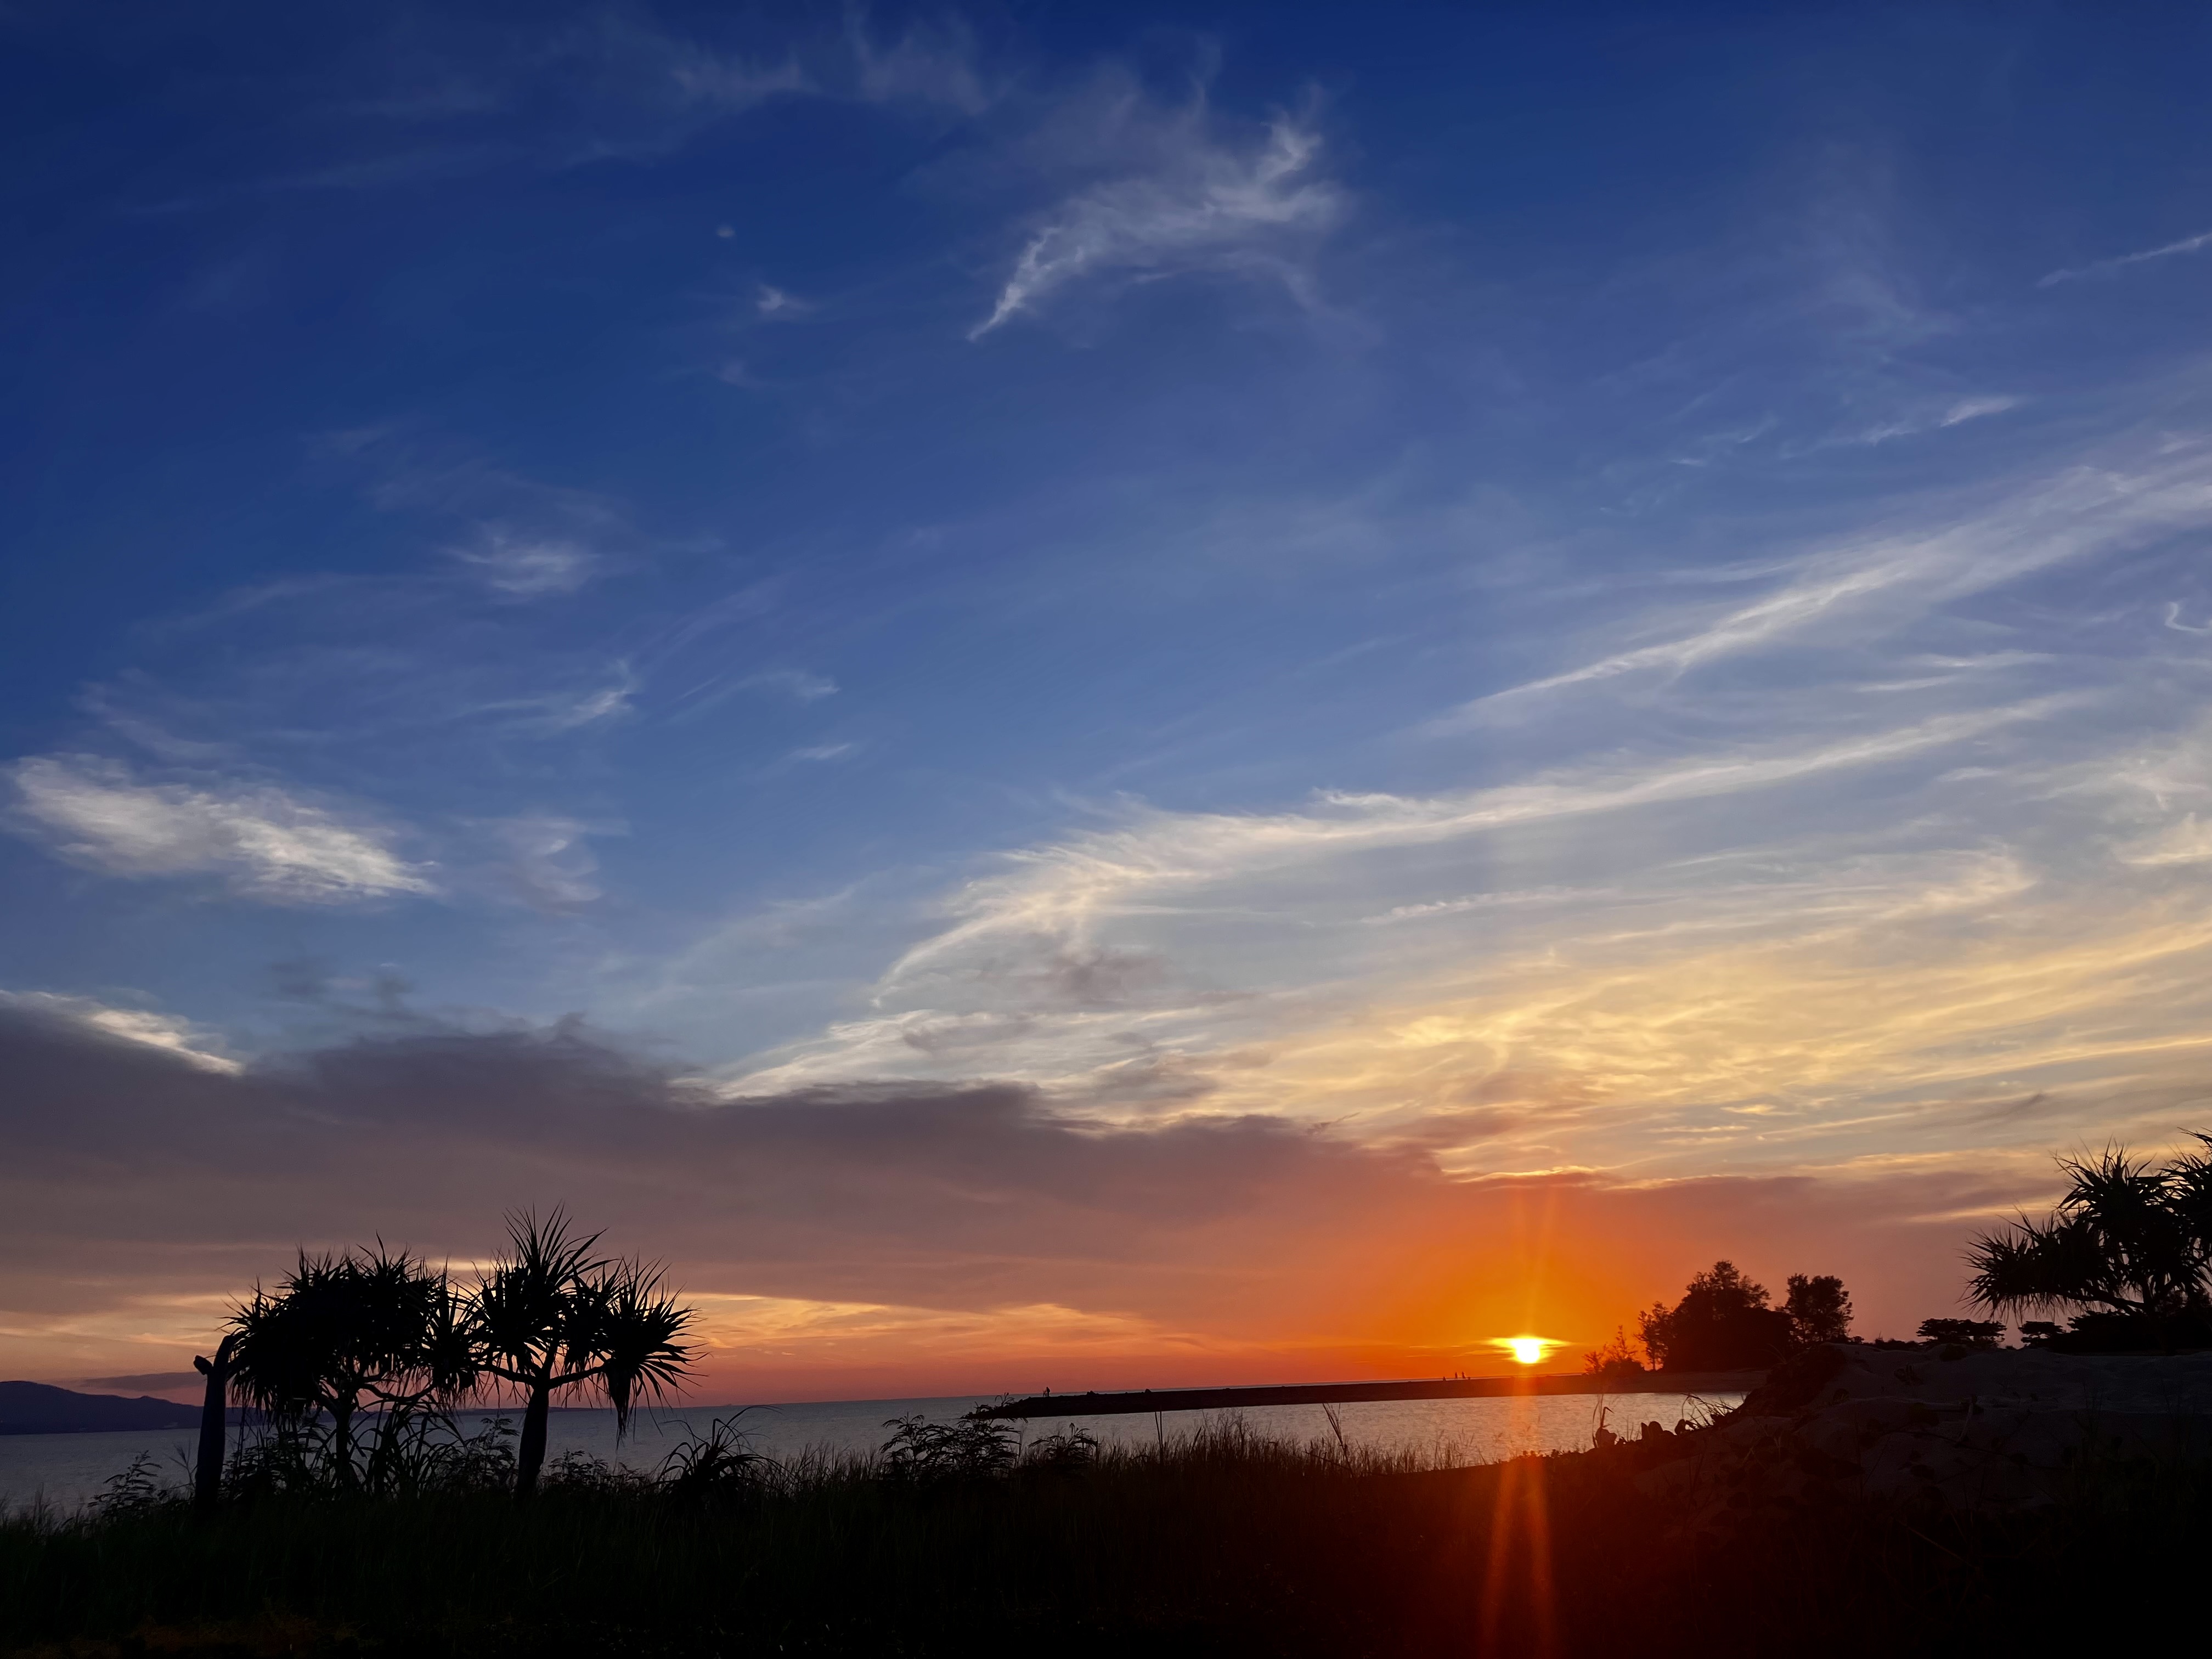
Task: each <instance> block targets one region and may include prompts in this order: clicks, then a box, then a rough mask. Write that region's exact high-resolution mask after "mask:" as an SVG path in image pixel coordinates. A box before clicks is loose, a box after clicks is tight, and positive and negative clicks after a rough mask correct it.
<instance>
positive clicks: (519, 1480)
mask: <svg viewBox="0 0 2212 1659" xmlns="http://www.w3.org/2000/svg"><path fill="white" fill-rule="evenodd" d="M507 1237H508V1245H509V1249H508V1253H507V1255H504V1256H502V1257H501V1259H500V1260H499V1261H498V1262H497V1263H496V1264H495V1265H494V1267H492V1269H491V1271H490V1272H489V1273H487V1274H485V1275H484V1279H483V1284H482V1285H480V1286H479V1287H478V1289H477V1292H476V1295H475V1296H474V1297H473V1298H471V1303H470V1307H469V1321H468V1324H469V1332H470V1336H471V1341H472V1343H473V1346H474V1349H475V1355H476V1364H477V1365H478V1366H479V1367H480V1368H481V1370H482V1372H483V1375H484V1376H486V1377H490V1378H496V1379H498V1380H499V1381H500V1382H502V1383H507V1385H508V1386H509V1387H511V1388H513V1389H516V1390H517V1391H518V1392H520V1395H522V1398H523V1413H522V1436H521V1439H520V1443H519V1444H518V1445H517V1446H516V1448H515V1469H514V1492H515V1496H516V1497H517V1498H529V1497H531V1496H532V1494H533V1493H534V1492H536V1491H537V1489H538V1472H539V1470H540V1469H542V1468H544V1463H545V1434H546V1426H547V1424H546V1419H547V1415H548V1413H550V1411H551V1409H552V1404H553V1396H554V1395H556V1394H558V1393H560V1392H562V1390H565V1389H586V1390H588V1391H591V1392H595V1393H598V1394H602V1395H605V1398H606V1400H607V1401H608V1403H609V1404H610V1405H611V1406H612V1407H614V1409H615V1432H616V1434H617V1437H620V1436H621V1435H622V1434H623V1432H624V1431H627V1430H628V1428H629V1413H630V1408H631V1407H632V1406H633V1405H635V1403H637V1402H638V1401H640V1400H641V1399H654V1398H659V1397H660V1396H662V1395H665V1394H666V1393H668V1392H669V1391H670V1390H671V1389H675V1388H677V1387H678V1386H679V1385H680V1384H681V1383H682V1382H683V1380H684V1376H685V1374H686V1373H687V1372H688V1371H689V1370H690V1368H691V1364H692V1362H693V1356H694V1352H695V1350H694V1348H693V1347H692V1346H691V1345H690V1344H689V1343H686V1342H685V1341H684V1340H683V1338H684V1334H685V1333H686V1332H687V1331H688V1330H690V1327H691V1324H692V1322H693V1321H694V1319H695V1318H696V1314H695V1312H694V1310H691V1309H690V1308H688V1307H686V1306H684V1305H683V1304H681V1303H679V1302H678V1301H677V1299H676V1298H675V1297H673V1296H671V1295H670V1294H668V1293H667V1292H666V1291H665V1290H664V1289H663V1287H662V1282H661V1279H662V1275H661V1271H660V1270H659V1268H656V1267H649V1266H647V1265H646V1264H643V1263H641V1262H636V1261H622V1260H605V1259H601V1258H599V1257H598V1256H595V1255H593V1254H592V1252H593V1250H594V1249H596V1248H597V1247H598V1244H599V1235H598V1234H597V1233H593V1234H591V1235H590V1236H588V1237H577V1236H576V1235H575V1234H574V1232H573V1231H571V1229H570V1227H569V1224H568V1218H567V1217H566V1216H564V1215H563V1214H562V1213H561V1212H559V1211H557V1210H556V1211H555V1212H553V1214H552V1215H550V1216H549V1217H547V1218H545V1219H544V1220H542V1221H541V1220H539V1219H538V1218H537V1217H536V1216H535V1215H523V1216H513V1217H509V1218H508V1221H507Z"/></svg>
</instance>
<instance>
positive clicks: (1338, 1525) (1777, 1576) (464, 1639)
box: [0, 1431, 2212, 1659]
mask: <svg viewBox="0 0 2212 1659" xmlns="http://www.w3.org/2000/svg"><path fill="white" fill-rule="evenodd" d="M1635 1461H1636V1460H1635V1458H1634V1457H1633V1456H1632V1455H1630V1454H1628V1453H1626V1452H1622V1453H1610V1454H1607V1453H1593V1454H1583V1455H1571V1456H1556V1457H1549V1458H1529V1459H1523V1460H1521V1461H1520V1462H1515V1463H1511V1464H1506V1465H1502V1466H1494V1467H1491V1468H1477V1469H1459V1470H1438V1469H1423V1468H1417V1467H1415V1466H1413V1463H1412V1462H1411V1461H1410V1460H1405V1459H1389V1458H1362V1457H1359V1456H1358V1455H1350V1456H1346V1455H1341V1454H1340V1453H1338V1452H1337V1451H1336V1450H1335V1449H1333V1448H1319V1447H1308V1448H1297V1447H1287V1446H1283V1445H1280V1444H1273V1443H1267V1442H1264V1441H1261V1440H1259V1439H1257V1438H1255V1437H1251V1436H1249V1435H1245V1434H1242V1433H1238V1432H1236V1431H1216V1432H1213V1433H1211V1434H1206V1435H1201V1436H1198V1437H1192V1438H1190V1439H1187V1440H1184V1441H1182V1442H1179V1443H1178V1442H1170V1443H1168V1444H1167V1445H1165V1446H1164V1447H1160V1448H1157V1449H1148V1450H1145V1451H1140V1452H1123V1453H1118V1454H1112V1455H1107V1456H1105V1457H1103V1458H1102V1459H1101V1460H1099V1461H1098V1462H1097V1463H1095V1464H1094V1465H1092V1466H1091V1467H1089V1468H1079V1469H1073V1470H1071V1469H1067V1468H1058V1469H1048V1468H1022V1469H1019V1470H1017V1471H1016V1472H1014V1473H1013V1474H1011V1475H1002V1476H1000V1477H996V1478H992V1479H987V1480H970V1481H964V1482H963V1481H951V1482H945V1483H939V1484H928V1483H919V1484H917V1483H898V1482H893V1481H887V1480H883V1479H881V1478H878V1475H877V1474H875V1473H874V1472H873V1471H872V1468H871V1466H869V1465H868V1464H866V1463H847V1464H842V1465H836V1464H829V1465H825V1464H817V1465H813V1466H811V1467H809V1468H804V1469H801V1470H799V1471H797V1472H796V1473H794V1474H788V1475H786V1476H783V1477H781V1478H778V1479H775V1480H770V1481H769V1482H768V1483H767V1484H765V1485H764V1486H755V1487H753V1488H752V1489H750V1490H749V1491H747V1492H738V1493H725V1494H723V1495H721V1496H720V1497H716V1498H708V1499H706V1500H702V1501H683V1500H678V1499H672V1498H670V1497H669V1496H668V1495H667V1494H666V1493H665V1492H654V1491H651V1490H647V1489H642V1488H633V1489H629V1490H624V1489H622V1488H621V1487H619V1486H608V1485H605V1484H604V1483H602V1484H600V1485H599V1486H592V1485H589V1484H582V1485H579V1486H574V1487H573V1488H572V1489H568V1490H561V1489H556V1490H554V1491H552V1492H549V1493H548V1494H546V1495H545V1496H544V1498H542V1499H541V1500H540V1501H538V1503H536V1504H532V1505H531V1506H529V1507H527V1508H525V1509H517V1508H516V1507H515V1506H514V1505H513V1504H511V1503H508V1502H507V1501H505V1500H503V1499H501V1498H496V1497H492V1496H483V1497H472V1498H471V1497H455V1498H420V1499H415V1500H407V1501H384V1502H374V1503H371V1502H365V1501H356V1502H351V1503H346V1502H334V1501H320V1502H316V1501H305V1500H298V1501H289V1500H271V1501H267V1502H264V1503H261V1504H255V1505H252V1506H247V1507H238V1508H232V1509H228V1510H222V1511H219V1512H217V1513H216V1514H214V1515H212V1516H207V1517H196V1516H193V1515H192V1514H191V1512H190V1510H186V1509H184V1508H182V1507H179V1506H176V1505H173V1504H149V1505H145V1506H142V1507H140V1508H138V1509H137V1510H131V1511H126V1512H118V1513H112V1514H110V1515H107V1516H101V1517H98V1518H94V1519H90V1520H85V1521H79V1522H65V1523H56V1522H38V1521H35V1520H17V1521H15V1522H8V1523H5V1524H0V1651H5V1652H8V1653H40V1654H53V1655H64V1654H67V1655H70V1656H84V1659H91V1656H98V1655H107V1654H125V1653H141V1652H182V1653H192V1654H200V1655H210V1654H222V1653H240V1654H248V1653H250V1654H279V1653H316V1654H322V1653H354V1652H360V1653H388V1654H408V1655H414V1654H425V1655H439V1654H455V1655H467V1656H472V1659H474V1656H482V1659H490V1656H498V1655H506V1654H510V1653H524V1652H527V1653H531V1654H533V1655H561V1654H570V1653H609V1654H616V1653H619V1654H623V1655H631V1656H639V1659H648V1656H656V1655H670V1656H690V1655H708V1654H732V1655H735V1654H756V1653H757V1654H773V1653H793V1654H871V1655H906V1654H957V1655H971V1654H997V1653H1024V1654H1037V1655H1042V1656H1059V1655H1093V1654H1117V1655H1118V1654H1144V1655H1162V1656H1176V1655H1193V1656H1196V1655H1205V1656H1216V1655H1225V1656H1236V1655H1247V1654H1249V1655H1285V1656H1299V1655H1330V1656H1336V1655H1343V1656H1358V1655H1401V1654H1403V1655H1416V1654H1419V1655H1430V1654H1437V1655H1443V1654H1468V1653H1486V1652H1492V1651H1496V1652H1500V1653H1504V1652H1513V1653H1520V1654H1537V1655H1545V1654H1553V1653H1559V1654H1591V1655H1598V1654H1603V1655H1622V1656H1626V1655H1638V1656H1647V1655H1665V1654H1677V1653H1680V1654H1690V1653H1694V1654H1698V1655H1701V1656H1715V1655H1735V1654H1746V1655H1754V1654H1755V1655H1767V1654H1775V1655H1780V1654H1800V1653H1821V1652H1841V1651H1845V1650H1849V1651H1852V1652H1855V1653H1866V1652H1870V1651H1885V1650H1886V1651H1887V1652H1889V1653H1899V1652H1902V1653H1919V1652H1943V1653H1976V1652H1982V1651H1990V1650H1997V1649H2000V1648H2002V1649H2005V1650H2011V1649H2013V1648H2014V1647H2015V1646H2018V1645H2019V1644H2021V1643H2023V1642H2025V1643H2026V1644H2027V1645H2029V1646H2031V1647H2041V1646H2044V1645H2045V1644H2047V1643H2049V1642H2050V1641H2051V1640H2052V1639H2055V1638H2060V1637H2062V1636H2063V1635H2064V1634H2065V1633H2067V1632H2069V1631H2071V1632H2078V1633H2080V1634H2084V1635H2104V1636H2108V1637H2111V1638H2114V1639H2119V1640H2136V1639H2146V1638H2149V1637H2150V1636H2151V1635H2152V1633H2153V1632H2156V1631H2157V1630H2159V1629H2160V1627H2161V1626H2163V1625H2164V1624H2165V1622H2166V1619H2167V1618H2168V1617H2169V1616H2179V1617H2185V1618H2187V1619H2190V1620H2196V1619H2197V1618H2200V1617H2201V1615H2199V1614H2196V1613H2188V1612H2186V1611H2185V1608H2186V1606H2187V1603H2188V1602H2189V1601H2191V1600H2193V1598H2194V1595H2195V1591H2194V1588H2193V1587H2194V1586H2195V1584H2196V1583H2197V1572H2198V1571H2200V1570H2201V1563H2202V1561H2203V1547H2204V1545H2205V1543H2206V1541H2207V1540H2208V1535H2209V1534H2208V1527H2207V1522H2208V1520H2212V1484H2208V1482H2207V1481H2206V1480H2205V1479H2204V1478H2203V1474H2201V1472H2197V1471H2191V1470H2182V1469H2173V1468H2166V1469H2160V1468H2136V1469H2120V1470H2108V1471H2105V1472H2103V1473H2102V1474H2100V1475H2099V1476H2098V1477H2097V1478H2095V1479H2093V1480H2085V1481H2084V1482H2083V1483H2082V1484H2081V1486H2080V1488H2079V1489H2078V1490H2077V1491H2076V1492H2075V1494H2074V1495H2073V1496H2072V1497H2071V1498H2069V1500H2068V1501H2067V1502H2066V1503H2064V1504H2062V1505H2060V1506H2059V1507H2058V1508H2057V1509H2055V1510H2048V1511H2045V1512H2042V1513H2040V1514H2038V1515H2034V1516H2009V1517H1989V1516H1982V1517H1964V1518H1961V1517H1949V1518H1946V1517H1944V1516H1940V1515H1937V1514H1933V1513H1923V1512H1917V1511H1915V1510H1911V1509H1909V1508H1900V1507H1896V1506H1890V1505H1884V1504H1873V1503H1869V1502H1866V1501H1863V1500H1857V1499H1853V1498H1849V1497H1847V1496H1844V1495H1839V1494H1832V1495H1830V1496H1828V1497H1826V1498H1820V1499H1818V1500H1814V1501H1808V1502H1805V1503H1802V1504H1798V1505H1796V1507H1794V1508H1792V1509H1790V1510H1766V1511H1759V1512H1756V1513H1753V1512H1750V1511H1743V1512H1739V1513H1735V1514H1733V1515H1730V1514H1726V1513H1723V1514H1722V1515H1720V1516H1713V1517H1709V1518H1708V1519H1707V1520H1706V1521H1705V1522H1699V1523H1697V1524H1689V1525H1686V1524H1685V1521H1686V1517H1685V1516H1683V1515H1681V1514H1680V1513H1679V1512H1677V1511H1675V1510H1671V1509H1670V1508H1669V1507H1668V1506H1667V1505H1666V1504H1662V1503H1660V1502H1656V1501H1655V1500H1652V1499H1650V1498H1646V1497H1644V1496H1643V1495H1641V1494H1640V1493H1639V1492H1638V1487H1637V1486H1636V1484H1635V1481H1634V1478H1633V1477H1634V1473H1635V1468H1634V1465H1635Z"/></svg>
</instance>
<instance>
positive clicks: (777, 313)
mask: <svg viewBox="0 0 2212 1659" xmlns="http://www.w3.org/2000/svg"><path fill="white" fill-rule="evenodd" d="M753 309H755V310H756V311H757V312H759V313H760V314H761V315H762V316H763V317H803V316H805V314H806V313H808V312H810V311H811V310H813V309H814V307H812V306H811V305H809V304H808V303H807V302H806V301H804V300H801V299H799V298H798V297H797V296H796V295H790V294H787V293H785V292H784V291H783V290H782V289H780V288H774V287H771V286H770V285H769V284H768V283H762V284H761V285H760V292H759V293H758V294H757V295H756V296H755V297H754V300H753Z"/></svg>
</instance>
